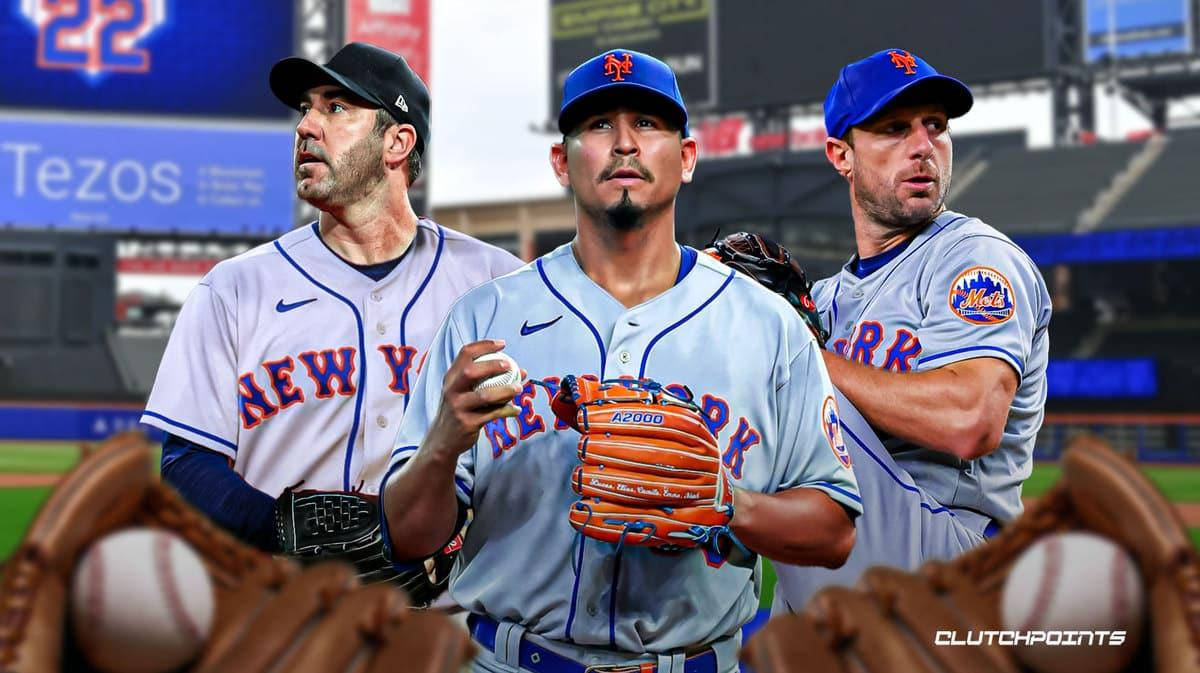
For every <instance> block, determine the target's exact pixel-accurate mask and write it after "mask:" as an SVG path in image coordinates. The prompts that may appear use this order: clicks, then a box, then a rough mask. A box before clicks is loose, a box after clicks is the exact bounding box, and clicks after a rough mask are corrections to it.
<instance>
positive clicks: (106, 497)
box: [0, 433, 473, 673]
mask: <svg viewBox="0 0 1200 673" xmlns="http://www.w3.org/2000/svg"><path fill="white" fill-rule="evenodd" d="M130 526H150V527H155V528H164V529H167V530H170V531H171V532H173V533H174V534H176V535H178V536H179V537H181V538H183V539H184V540H185V541H186V542H187V543H188V544H189V545H190V546H191V548H192V549H193V550H195V551H196V553H197V554H198V555H199V556H200V557H201V559H202V560H203V562H204V565H205V568H206V569H207V570H208V573H209V576H210V578H211V579H212V584H213V588H214V596H215V614H214V617H213V627H212V632H211V633H210V635H209V637H208V639H207V641H206V643H205V646H204V648H203V650H202V651H201V652H200V654H199V655H198V657H197V659H196V660H194V661H192V662H191V663H190V664H189V665H187V666H186V667H185V668H184V669H183V670H185V671H188V672H189V673H200V672H203V673H216V672H217V671H220V672H221V673H240V672H246V673H254V672H257V671H267V670H271V671H288V672H294V673H309V672H311V673H317V672H318V671H322V672H323V671H332V672H335V673H337V672H341V671H350V670H353V671H355V672H360V671H363V672H374V671H392V670H400V669H403V670H406V671H427V672H434V671H437V672H442V671H445V672H449V671H458V670H459V669H460V668H461V667H462V666H463V664H464V663H466V662H467V661H468V659H469V657H470V654H471V651H472V647H473V646H472V645H471V644H470V642H469V640H468V639H467V635H466V632H465V631H463V630H462V629H461V628H459V627H458V626H456V625H454V624H453V623H452V622H451V621H450V620H449V619H448V618H447V617H445V616H444V615H441V614H436V613H430V612H417V611H412V610H409V608H408V599H407V598H406V597H405V595H404V593H403V592H402V591H401V590H400V589H399V588H396V587H394V586H391V585H388V584H377V585H373V586H369V587H363V586H361V585H360V584H359V581H358V579H357V578H356V577H355V571H354V568H353V567H352V566H350V565H348V564H342V563H324V564H318V565H314V566H310V567H308V568H306V569H304V570H303V571H301V569H300V567H299V566H298V565H297V564H295V563H294V562H292V561H289V560H284V559H281V558H275V557H272V556H269V555H267V554H265V553H262V552H259V551H257V550H255V549H252V548H250V547H248V546H246V545H244V544H242V543H241V542H238V541H237V540H235V539H234V538H233V537H232V536H230V535H228V534H226V533H224V532H223V531H221V530H219V529H218V528H217V527H216V525H215V524H213V523H212V522H210V521H209V520H208V519H206V518H205V517H204V516H203V515H202V514H200V513H199V512H197V511H196V510H194V509H192V508H191V507H190V506H189V505H188V504H186V503H185V502H184V501H183V500H182V499H181V498H180V497H179V496H178V495H177V494H176V493H175V492H174V491H173V490H171V489H170V488H169V487H167V486H164V485H163V484H162V483H161V482H160V481H159V480H158V476H157V475H156V474H155V472H154V470H153V469H152V464H151V459H150V446H149V444H148V443H147V442H146V441H145V439H144V438H142V437H141V435H138V434H136V433H129V434H125V435H120V436H117V437H115V438H113V439H112V440H109V441H108V442H106V443H104V444H101V445H100V446H99V447H98V448H97V449H96V451H95V452H94V453H93V454H91V455H90V456H87V457H85V458H84V459H83V460H82V461H81V462H80V464H79V465H78V466H77V467H76V468H75V469H74V470H72V471H71V472H70V473H69V474H67V475H66V476H65V477H64V478H63V480H62V481H61V482H59V484H58V486H57V487H56V488H55V489H54V492H53V493H52V494H51V495H50V497H49V499H48V500H47V501H46V503H45V504H44V505H43V506H42V508H41V510H40V512H39V513H38V515H37V517H36V518H35V519H34V522H33V524H32V525H31V526H30V527H29V529H28V531H27V532H26V534H25V537H24V539H23V540H22V542H21V544H20V545H19V546H18V548H17V550H16V551H15V552H14V554H13V556H12V557H11V559H10V560H9V562H8V563H7V565H6V566H5V567H4V576H3V580H2V581H0V670H3V671H11V672H13V673H48V672H53V671H67V670H69V671H88V670H90V668H89V667H88V665H87V663H86V661H84V659H83V658H82V655H81V654H80V653H79V652H78V651H77V649H76V648H75V646H74V645H73V639H72V638H71V637H70V635H69V628H68V626H67V624H68V621H69V620H68V606H69V604H70V595H69V591H70V586H71V576H72V573H73V571H74V569H75V567H76V564H77V563H78V562H79V559H80V557H81V555H82V553H83V552H84V551H85V550H86V549H87V548H88V546H89V545H90V544H91V543H92V542H94V541H96V540H97V539H98V538H100V537H101V536H104V535H106V534H108V533H110V532H112V531H114V530H117V529H121V528H126V527H130Z"/></svg>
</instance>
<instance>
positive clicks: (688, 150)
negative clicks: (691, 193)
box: [679, 137, 700, 183]
mask: <svg viewBox="0 0 1200 673" xmlns="http://www.w3.org/2000/svg"><path fill="white" fill-rule="evenodd" d="M679 153H680V156H681V157H682V159H683V176H682V177H683V182H684V183H688V182H691V181H692V175H693V174H694V173H695V172H696V162H697V161H698V160H699V159H700V143H697V142H696V139H695V138H691V137H689V138H684V139H683V140H682V141H681V142H680V143H679Z"/></svg>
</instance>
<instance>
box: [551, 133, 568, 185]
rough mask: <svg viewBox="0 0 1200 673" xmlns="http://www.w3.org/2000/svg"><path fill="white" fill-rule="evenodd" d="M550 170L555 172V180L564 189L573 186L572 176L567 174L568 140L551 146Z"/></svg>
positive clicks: (565, 139) (564, 138)
mask: <svg viewBox="0 0 1200 673" xmlns="http://www.w3.org/2000/svg"><path fill="white" fill-rule="evenodd" d="M550 168H551V169H553V170H554V179H556V180H558V184H560V185H562V186H563V187H570V186H571V176H570V175H569V174H568V173H567V138H566V137H563V141H562V142H561V143H554V144H553V145H551V146H550Z"/></svg>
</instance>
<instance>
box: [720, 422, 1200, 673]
mask: <svg viewBox="0 0 1200 673" xmlns="http://www.w3.org/2000/svg"><path fill="white" fill-rule="evenodd" d="M1062 531H1086V532H1090V533H1094V534H1098V535H1101V536H1103V537H1105V538H1107V539H1108V540H1109V541H1111V542H1113V543H1115V544H1117V545H1119V546H1120V547H1122V548H1124V549H1125V550H1126V551H1127V552H1129V553H1130V554H1131V555H1132V556H1133V558H1134V559H1136V561H1137V569H1138V572H1139V574H1140V575H1141V579H1142V584H1143V586H1144V587H1145V595H1146V600H1147V605H1146V612H1147V614H1148V616H1149V624H1148V625H1147V628H1145V629H1144V630H1143V638H1142V641H1143V642H1142V648H1141V649H1140V650H1139V651H1138V652H1136V654H1135V656H1134V658H1133V660H1132V662H1131V663H1129V664H1128V665H1127V666H1126V667H1125V669H1124V670H1125V671H1156V672H1158V673H1198V672H1200V558H1198V556H1197V553H1196V549H1195V547H1193V545H1192V542H1191V541H1190V540H1189V538H1188V534H1187V530H1186V529H1185V528H1184V526H1183V523H1182V522H1181V521H1180V519H1179V514H1178V513H1177V512H1176V510H1175V509H1174V508H1173V507H1172V506H1171V504H1170V503H1169V502H1167V501H1166V500H1165V499H1164V498H1163V497H1162V495H1161V494H1159V493H1158V491H1157V490H1155V488H1154V486H1153V485H1152V484H1151V483H1150V481H1149V480H1148V479H1147V478H1146V477H1145V475H1144V474H1142V472H1141V470H1139V469H1138V468H1137V467H1135V466H1134V465H1132V464H1130V463H1129V462H1128V461H1127V460H1125V459H1124V458H1122V457H1121V456H1119V455H1117V454H1116V453H1115V452H1114V451H1112V450H1111V449H1110V448H1108V447H1107V446H1106V445H1104V443H1103V442H1101V441H1100V440H1096V439H1093V438H1089V437H1081V438H1080V439H1078V440H1076V441H1075V442H1073V444H1072V446H1071V448H1070V449H1069V450H1068V451H1067V454H1066V456H1065V458H1064V459H1063V473H1062V479H1061V480H1060V481H1059V483H1058V484H1056V485H1055V486H1054V488H1052V489H1051V490H1050V491H1049V492H1048V493H1047V494H1046V495H1044V496H1043V497H1041V498H1039V499H1038V501H1037V503H1036V504H1034V505H1032V506H1031V507H1030V508H1029V509H1028V510H1027V511H1026V512H1025V514H1024V515H1023V516H1021V517H1020V518H1019V519H1017V520H1016V521H1014V522H1013V523H1011V524H1009V525H1008V526H1007V527H1006V528H1005V529H1004V530H1003V532H1001V533H1000V534H999V535H998V536H997V537H995V538H992V539H991V540H989V541H988V542H986V543H984V544H983V545H981V546H979V547H976V548H975V549H972V550H971V551H969V552H967V553H966V554H964V555H962V556H960V557H958V558H957V559H955V560H954V561H950V562H938V561H931V562H929V563H926V564H925V565H924V566H922V567H921V568H920V569H919V570H918V571H917V572H915V573H905V572H901V571H899V570H896V569H892V568H884V567H876V568H872V569H870V570H868V571H867V572H866V573H865V574H864V575H863V577H862V579H861V580H860V582H859V588H858V589H848V588H844V587H831V588H827V589H824V590H823V591H821V592H820V593H818V594H817V595H816V596H814V597H813V599H812V600H811V601H810V602H809V604H808V606H807V608H806V609H805V610H804V612H802V613H800V614H794V615H786V616H779V617H775V618H774V619H772V620H771V621H770V622H768V624H767V625H766V626H765V627H764V628H763V630H762V631H761V632H759V633H757V634H755V635H754V636H753V637H752V638H751V639H750V641H749V643H748V644H747V645H746V647H745V648H744V650H743V652H742V657H743V660H745V661H746V662H747V663H748V664H750V665H751V666H752V667H753V669H754V670H755V671H756V673H803V672H807V671H814V672H815V671H821V672H822V673H848V672H850V671H855V672H863V673H874V672H876V671H878V672H881V673H882V672H883V671H913V672H914V673H927V672H933V671H937V672H945V673H958V672H960V671H961V672H963V673H966V672H968V671H970V672H972V673H975V672H979V673H1016V672H1017V671H1023V670H1027V669H1025V668H1022V663H1021V661H1020V659H1019V653H1018V651H1016V650H1015V649H1014V648H1012V647H1003V646H1001V645H1000V644H999V643H995V642H991V641H989V642H988V643H985V644H981V645H978V646H963V647H937V646H935V645H934V643H935V640H936V638H937V632H938V631H942V632H945V631H947V630H950V631H957V632H958V633H959V634H960V635H961V634H965V633H968V632H974V633H980V632H986V631H995V630H1000V629H1003V628H1005V627H1003V626H1001V621H1002V620H1001V616H1000V612H1001V609H1000V605H1001V601H1000V598H1001V595H1002V590H1003V587H1004V584H1005V580H1006V579H1007V578H1008V575H1009V573H1010V572H1011V571H1012V568H1013V564H1014V562H1015V560H1016V559H1017V558H1018V557H1019V556H1020V555H1021V554H1022V552H1024V551H1025V550H1026V549H1028V548H1029V547H1030V545H1032V544H1033V543H1034V542H1035V541H1037V540H1038V539H1039V538H1041V537H1042V536H1044V535H1047V534H1050V533H1056V532H1062ZM1064 571H1065V572H1070V569H1064ZM1048 598H1049V596H1047V599H1048ZM1097 628H1101V627H1097ZM1147 640H1148V641H1149V642H1147ZM1069 670H1079V669H1078V668H1075V669H1069Z"/></svg>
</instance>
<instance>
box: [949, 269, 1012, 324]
mask: <svg viewBox="0 0 1200 673" xmlns="http://www.w3.org/2000/svg"><path fill="white" fill-rule="evenodd" d="M1014 301H1015V299H1014V298H1013V289H1012V283H1009V282H1008V279H1007V278H1005V277H1004V274H1002V273H1000V272H999V271H997V270H995V269H992V268H989V267H986V266H973V267H971V268H969V269H967V270H966V271H963V272H962V273H960V274H958V277H957V278H955V279H954V282H953V283H951V285H950V298H949V302H950V310H951V311H953V312H954V315H956V316H958V317H959V318H962V319H963V320H965V321H967V322H969V323H971V324H972V325H999V324H1000V323H1002V322H1004V321H1006V320H1008V319H1009V318H1011V317H1012V316H1013V309H1014V308H1015V304H1014Z"/></svg>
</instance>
